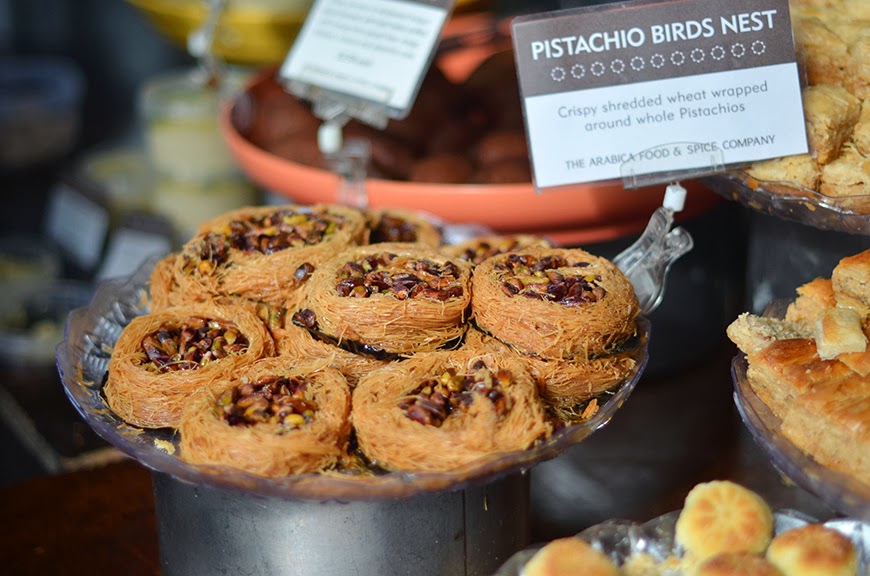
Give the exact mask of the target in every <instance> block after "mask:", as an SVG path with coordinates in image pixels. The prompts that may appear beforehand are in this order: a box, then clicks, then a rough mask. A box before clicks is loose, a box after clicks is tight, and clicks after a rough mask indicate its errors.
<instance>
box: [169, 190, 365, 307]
mask: <svg viewBox="0 0 870 576" xmlns="http://www.w3.org/2000/svg"><path fill="white" fill-rule="evenodd" d="M365 234H366V227H365V219H364V217H363V215H362V213H361V212H359V211H357V210H354V209H352V208H348V207H345V206H339V205H315V206H310V207H308V206H294V205H290V206H277V207H276V206H263V207H252V208H241V209H239V210H234V211H232V212H228V213H226V214H224V215H222V216H220V217H218V218H215V219H213V220H211V221H209V222H206V223H204V224H203V225H202V226H200V228H199V230H198V231H197V233H196V235H194V237H193V238H192V239H191V240H189V241H188V242H187V243H186V244H185V245H184V246H183V247H182V249H181V251H180V253H179V255H178V256H177V257H176V258H175V263H174V266H173V270H172V272H173V276H174V287H175V290H177V292H178V293H179V295H180V296H179V297H180V298H184V299H186V300H188V301H189V300H208V299H210V298H215V297H220V296H238V297H241V298H247V299H250V300H255V301H262V302H266V303H269V304H275V305H284V304H285V303H286V302H287V301H288V300H289V301H295V300H301V297H302V290H301V289H300V288H301V287H302V286H303V285H304V284H305V282H306V281H307V280H308V279H309V278H310V276H311V274H312V272H314V270H315V269H316V268H317V267H318V266H320V265H321V264H322V263H323V262H325V261H326V260H327V259H329V258H331V257H332V256H333V255H334V254H335V253H336V252H337V251H339V250H343V249H344V248H346V247H347V246H349V245H355V244H358V243H361V242H363V241H364V240H365ZM294 299H295V300H294ZM176 300H177V299H176Z"/></svg>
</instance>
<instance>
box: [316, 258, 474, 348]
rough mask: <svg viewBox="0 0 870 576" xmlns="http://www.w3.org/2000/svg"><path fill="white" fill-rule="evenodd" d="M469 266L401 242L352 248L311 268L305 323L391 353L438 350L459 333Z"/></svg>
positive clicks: (465, 308) (466, 301) (466, 302)
mask: <svg viewBox="0 0 870 576" xmlns="http://www.w3.org/2000/svg"><path fill="white" fill-rule="evenodd" d="M470 278H471V266H470V265H469V264H468V263H467V262H461V261H458V260H451V259H449V258H447V257H445V256H442V255H441V254H439V253H438V252H437V251H435V250H431V249H428V248H420V247H417V246H414V245H409V244H402V243H384V244H373V245H370V246H358V247H352V248H349V249H347V250H345V251H344V252H342V253H341V254H339V255H338V256H336V257H335V258H333V259H332V260H330V261H328V262H327V263H325V264H323V265H321V266H320V267H318V268H317V270H315V271H314V274H313V275H312V277H311V280H310V281H309V285H308V287H307V292H308V298H307V300H306V305H307V307H308V309H310V311H311V312H312V313H313V316H311V315H309V324H310V325H316V327H317V330H318V331H319V332H321V333H322V334H324V335H326V336H328V337H330V338H334V339H336V340H337V341H339V342H345V341H351V342H354V343H358V344H362V345H365V346H370V347H373V348H375V349H378V350H381V351H384V352H387V353H392V354H413V353H416V352H424V351H431V350H435V349H437V348H439V347H441V346H443V345H445V344H446V343H448V342H450V341H453V340H456V339H458V338H460V337H461V336H462V335H463V333H464V332H465V328H466V322H465V320H466V314H467V311H468V306H469V303H470V302H471V290H470V285H471V281H470Z"/></svg>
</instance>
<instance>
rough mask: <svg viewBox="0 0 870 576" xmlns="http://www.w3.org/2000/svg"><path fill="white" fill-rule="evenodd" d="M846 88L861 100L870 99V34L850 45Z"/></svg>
mask: <svg viewBox="0 0 870 576" xmlns="http://www.w3.org/2000/svg"><path fill="white" fill-rule="evenodd" d="M845 86H846V88H848V89H849V92H851V93H852V94H854V95H855V96H856V97H858V98H860V99H861V100H866V99H867V98H868V97H870V34H866V33H865V34H864V35H863V36H860V37H858V38H856V39H855V40H854V41H853V42H852V43H851V44H849V61H848V64H847V65H846V82H845Z"/></svg>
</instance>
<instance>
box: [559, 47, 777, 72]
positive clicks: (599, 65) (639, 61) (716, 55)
mask: <svg viewBox="0 0 870 576" xmlns="http://www.w3.org/2000/svg"><path fill="white" fill-rule="evenodd" d="M749 50H750V51H751V52H752V54H754V55H755V56H761V55H762V54H764V53H765V52H766V51H767V45H766V44H765V43H764V42H763V41H762V40H756V41H754V42H753V43H752V44H751V45H750V47H749ZM730 52H731V55H732V56H733V57H734V58H743V57H744V56H745V55H746V46H744V45H743V43H741V42H736V43H734V44H732V45H731V48H730ZM725 54H726V49H725V48H723V47H722V46H714V47H713V48H711V49H710V57H711V58H713V60H722V59H723V58H725ZM706 57H707V55H706V53H705V52H704V50H702V49H701V48H695V49H694V50H692V51H691V52H690V53H689V58H690V59H691V60H692V62H694V63H695V64H700V63H701V62H703V61H704V60H705V59H706ZM668 60H670V62H671V64H673V65H674V66H682V65H683V64H685V63H686V55H685V53H683V51H682V50H674V51H673V52H671V56H670V58H667V57H666V56H664V55H662V54H653V55H652V56H651V57H650V59H649V63H650V65H651V66H652V67H653V68H662V67H663V66H664V65H665V64H666V63H667V62H668ZM628 65H629V66H630V67H631V69H632V70H634V71H635V72H640V71H641V70H643V69H644V68H645V67H646V61H645V60H644V59H643V58H642V57H641V56H635V57H633V58H632V59H631V60H629V64H628ZM610 70H611V71H612V72H613V73H614V74H622V73H623V72H624V71H625V61H624V60H622V59H621V58H617V59H615V60H613V61H612V62H611V63H610ZM589 71H590V72H591V73H592V75H593V76H603V75H604V73H605V72H607V65H606V64H604V63H603V62H601V61H596V62H593V63H592V64H591V65H590V66H589ZM569 73H570V74H571V76H572V77H573V78H576V79H577V80H580V79H581V78H583V77H584V76H586V67H585V66H583V65H582V64H574V65H573V66H571V69H570V71H568V70H565V68H564V67H562V66H556V67H554V68H553V69H552V71H551V72H550V77H551V78H552V79H553V80H555V81H556V82H562V81H563V80H565V79H566V78H567V77H568V74H569Z"/></svg>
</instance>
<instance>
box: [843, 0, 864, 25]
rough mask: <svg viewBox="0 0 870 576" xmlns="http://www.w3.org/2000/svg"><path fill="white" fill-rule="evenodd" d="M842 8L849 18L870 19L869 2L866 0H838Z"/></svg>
mask: <svg viewBox="0 0 870 576" xmlns="http://www.w3.org/2000/svg"><path fill="white" fill-rule="evenodd" d="M840 1H841V2H842V4H843V10H845V12H846V14H847V15H848V16H849V17H851V18H856V19H862V20H870V4H868V3H867V2H866V0H840Z"/></svg>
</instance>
